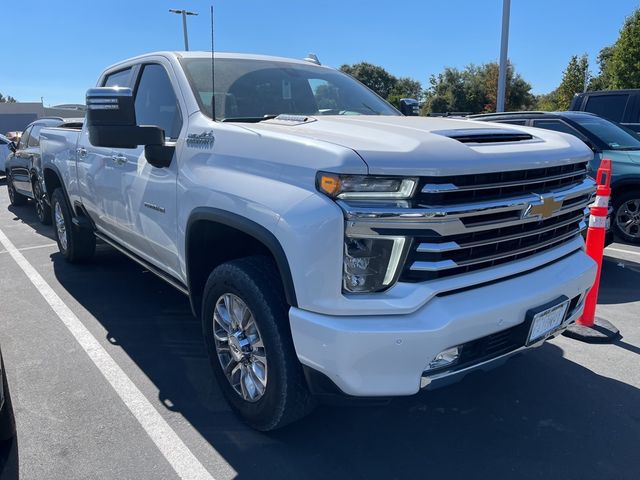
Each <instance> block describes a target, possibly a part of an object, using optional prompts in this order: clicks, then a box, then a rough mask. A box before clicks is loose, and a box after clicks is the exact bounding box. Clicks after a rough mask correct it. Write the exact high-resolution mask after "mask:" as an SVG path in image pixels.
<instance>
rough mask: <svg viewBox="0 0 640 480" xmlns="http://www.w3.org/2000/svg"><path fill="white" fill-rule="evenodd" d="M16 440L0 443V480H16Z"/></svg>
mask: <svg viewBox="0 0 640 480" xmlns="http://www.w3.org/2000/svg"><path fill="white" fill-rule="evenodd" d="M19 477H20V475H19V462H18V439H17V437H14V438H13V439H12V440H7V441H4V442H0V480H18V478H19Z"/></svg>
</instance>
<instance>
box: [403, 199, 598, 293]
mask: <svg viewBox="0 0 640 480" xmlns="http://www.w3.org/2000/svg"><path fill="white" fill-rule="evenodd" d="M585 228H586V225H585V223H584V211H581V210H578V211H570V212H567V213H564V214H562V215H558V216H557V217H553V218H550V219H548V220H543V221H541V222H533V223H525V224H520V225H514V226H511V227H505V228H496V229H490V230H484V231H479V232H475V233H470V234H466V235H456V236H454V237H453V238H447V239H446V240H445V241H437V242H434V241H433V239H432V238H425V239H423V238H420V237H418V238H416V239H415V241H416V243H415V244H414V249H413V252H412V253H411V254H410V256H409V262H408V270H407V271H406V273H405V276H404V278H405V279H406V280H426V279H434V278H441V277H444V276H450V275H456V274H460V273H466V272H470V271H473V270H479V269H481V268H486V267H491V266H494V265H500V264H502V263H506V262H510V261H513V260H518V259H521V258H525V257H527V256H529V255H533V254H535V253H538V252H542V251H544V250H547V249H550V248H553V247H554V246H556V245H559V244H561V243H563V242H565V241H567V240H569V239H571V238H573V237H575V236H576V234H577V233H579V232H581V231H582V230H583V229H585Z"/></svg>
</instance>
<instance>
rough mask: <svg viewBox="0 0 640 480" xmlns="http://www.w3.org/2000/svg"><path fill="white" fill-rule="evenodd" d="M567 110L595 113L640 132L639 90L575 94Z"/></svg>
mask: <svg viewBox="0 0 640 480" xmlns="http://www.w3.org/2000/svg"><path fill="white" fill-rule="evenodd" d="M569 110H573V111H580V112H591V113H595V114H596V115H600V116H601V117H604V118H608V119H609V120H612V121H614V122H618V123H619V124H621V125H624V126H625V127H627V128H630V129H631V130H634V131H635V132H640V88H636V89H629V90H601V91H597V92H585V93H577V94H576V95H575V97H573V100H572V101H571V106H570V107H569Z"/></svg>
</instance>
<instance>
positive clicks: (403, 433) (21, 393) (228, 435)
mask: <svg viewBox="0 0 640 480" xmlns="http://www.w3.org/2000/svg"><path fill="white" fill-rule="evenodd" d="M0 233H2V234H4V235H5V236H6V238H8V239H9V240H10V242H11V243H13V245H15V246H16V248H17V249H18V250H19V251H20V253H21V254H22V255H23V256H24V258H25V259H26V261H27V262H28V263H29V264H30V265H31V266H32V267H33V268H34V269H35V271H36V272H37V273H38V274H39V275H40V276H41V277H42V279H44V281H45V282H46V283H47V284H48V285H49V287H50V288H51V289H52V290H53V291H54V292H55V294H57V296H58V297H59V298H60V299H61V300H62V302H63V303H64V304H65V305H66V306H67V307H68V308H69V309H70V310H71V311H72V312H73V314H75V316H76V317H77V318H78V319H79V320H80V322H82V324H83V325H84V327H85V328H86V330H87V331H88V332H89V333H90V334H91V335H92V336H93V337H95V339H97V340H98V342H99V344H100V345H101V346H102V347H103V348H104V350H105V351H106V352H107V353H108V354H109V355H110V356H111V358H112V359H113V360H114V361H115V363H116V364H117V366H118V367H119V368H120V369H121V370H122V371H123V372H124V373H125V374H126V377H128V378H129V379H130V380H131V382H133V384H134V385H135V387H137V389H138V390H139V391H140V392H141V393H142V394H143V395H144V397H145V398H146V400H147V401H148V402H150V404H151V405H152V406H153V408H154V410H155V411H157V413H158V414H159V415H160V417H161V418H162V420H163V421H164V422H165V423H166V424H167V425H168V426H169V427H170V430H171V431H172V432H174V434H175V437H171V436H169V437H166V438H165V440H166V441H171V439H172V438H176V439H179V443H181V444H182V446H184V447H186V451H187V452H190V454H192V456H193V459H192V461H191V463H190V465H200V466H201V467H202V469H201V470H197V469H195V470H192V471H191V472H192V473H193V476H192V477H191V478H215V479H217V480H221V479H228V478H240V479H242V478H256V477H259V478H278V479H288V478H291V479H300V478H305V479H308V478H349V479H356V478H367V479H369V478H383V479H396V478H397V479H401V478H427V477H428V478H440V477H445V478H522V479H529V478H531V479H552V478H553V479H555V478H562V479H599V480H601V479H637V478H638V472H640V455H638V439H640V390H639V388H640V368H639V367H640V356H639V355H640V248H639V247H634V246H631V245H622V244H614V245H612V246H611V247H609V248H608V249H607V251H606V258H605V263H604V269H603V277H602V285H601V294H600V305H599V307H598V313H599V314H600V315H601V316H603V317H605V318H607V319H609V320H611V321H613V322H614V323H615V324H616V326H617V327H618V328H619V329H620V331H621V332H622V334H623V338H622V339H621V340H619V341H617V342H616V343H615V344H613V345H585V344H582V343H579V342H576V341H574V340H570V339H567V338H564V337H560V338H557V339H554V340H552V341H550V342H548V343H546V344H545V345H544V346H542V347H541V348H539V349H537V350H535V351H532V352H529V353H528V354H526V355H522V356H519V357H516V358H514V359H512V360H511V361H509V362H508V363H507V364H506V365H505V366H503V367H501V368H499V369H497V370H494V371H493V372H491V373H488V374H478V375H474V376H469V377H466V378H465V380H464V381H463V382H461V383H459V384H457V385H454V386H451V387H449V388H446V389H441V390H437V391H433V392H424V393H421V394H419V395H416V396H413V397H409V398H402V399H397V400H394V401H393V402H392V403H391V404H390V405H389V406H386V407H366V408H362V407H359V408H354V407H320V408H318V409H317V410H316V411H315V413H313V414H312V415H311V416H310V417H308V418H306V419H304V420H303V421H301V422H298V423H296V424H294V425H291V426H289V427H287V428H285V429H283V430H280V431H277V432H274V433H270V434H261V433H257V432H254V431H252V430H250V429H249V428H247V427H246V426H244V424H243V423H241V422H240V421H239V420H238V419H237V418H236V417H234V415H233V414H232V413H231V412H230V410H229V409H228V407H227V405H226V403H225V402H224V400H223V398H222V395H221V394H220V392H219V390H218V388H217V386H216V385H215V383H214V381H213V379H212V376H211V374H210V371H209V366H208V363H207V359H206V354H205V350H204V347H203V343H202V340H201V336H200V325H199V322H198V321H197V320H196V319H195V318H193V317H192V316H191V314H190V310H189V306H188V303H187V299H186V298H185V297H184V296H183V295H181V294H180V293H178V292H176V291H174V290H173V289H172V288H171V287H170V286H168V285H166V284H165V283H163V282H162V281H161V280H159V279H157V278H156V277H154V276H153V275H152V274H151V273H149V272H145V271H144V270H143V269H142V268H141V267H139V266H138V265H136V264H134V263H133V262H131V261H130V260H128V259H127V258H125V257H124V256H122V255H120V254H119V253H117V252H115V251H113V250H112V249H110V248H108V247H106V246H101V247H100V248H99V251H98V254H97V255H96V257H95V259H94V260H93V261H92V262H91V263H90V264H87V265H83V266H73V265H69V264H67V263H65V262H64V260H63V259H62V258H61V256H60V255H59V254H58V250H57V247H56V245H55V242H54V240H53V231H52V229H51V227H44V226H41V225H40V224H39V223H38V221H37V219H36V215H35V211H34V210H33V208H32V206H30V205H29V206H25V207H19V208H14V207H10V206H9V205H8V197H7V193H6V188H5V187H4V180H0ZM0 272H1V275H0V294H1V295H2V300H1V302H0V343H1V344H2V352H3V355H4V359H5V364H6V370H7V374H8V378H9V385H10V389H11V393H12V397H13V404H14V409H15V414H16V422H17V428H18V436H17V443H15V444H14V445H13V448H12V451H11V452H10V458H9V465H8V467H7V468H6V469H5V472H4V475H3V478H16V470H17V465H18V464H19V470H20V478H24V479H48V480H54V479H65V480H72V479H132V478H135V479H137V480H142V479H172V478H179V477H178V474H177V473H176V472H175V470H174V469H173V468H172V466H171V465H172V464H171V463H169V462H168V461H167V458H166V456H165V454H163V453H162V451H161V449H160V448H159V447H158V445H157V444H156V443H154V441H152V439H151V438H150V436H149V435H148V434H147V431H146V430H145V429H143V428H142V427H141V423H140V422H139V421H138V420H137V419H136V417H134V415H133V414H132V412H131V410H130V409H129V408H128V407H127V405H125V403H124V402H123V401H122V399H121V398H120V397H119V396H118V395H117V394H116V391H115V390H114V388H113V387H112V386H111V384H110V383H109V382H108V381H107V380H106V379H105V377H104V376H103V374H102V373H101V372H100V370H99V369H98V368H97V367H96V365H95V364H94V363H93V361H92V360H91V358H90V357H89V355H87V353H86V352H85V350H84V349H83V348H82V347H81V346H80V344H79V343H78V341H77V340H76V338H75V337H74V336H73V335H72V334H71V332H70V330H69V329H68V328H67V326H65V324H64V323H63V322H62V321H61V319H60V318H59V317H58V316H57V315H56V314H55V313H54V311H53V310H52V309H51V307H50V305H49V304H48V303H47V302H46V301H45V299H44V298H43V296H42V295H41V294H40V293H39V292H38V290H37V289H36V288H35V286H34V285H33V283H32V282H31V281H30V280H29V278H28V277H27V276H26V275H25V273H24V271H23V269H21V268H20V267H19V265H18V264H17V263H16V261H15V260H14V258H13V257H12V256H11V255H10V254H9V252H7V251H6V250H3V249H2V247H1V246H0ZM182 446H181V448H182ZM176 448H177V446H176ZM207 472H208V474H207Z"/></svg>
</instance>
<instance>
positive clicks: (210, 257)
mask: <svg viewBox="0 0 640 480" xmlns="http://www.w3.org/2000/svg"><path fill="white" fill-rule="evenodd" d="M272 248H273V247H272ZM272 248H270V247H269V246H267V245H266V244H265V243H264V242H263V241H261V240H260V239H258V238H256V236H254V235H252V234H250V233H247V232H245V231H243V230H240V229H238V228H235V227H234V226H231V225H226V224H224V223H220V222H216V221H211V220H197V221H194V222H190V223H189V227H188V232H187V244H186V252H185V253H186V263H187V277H188V285H189V293H190V298H191V308H192V310H193V313H194V314H195V315H196V316H199V313H200V309H201V304H202V293H203V290H204V286H205V284H206V282H207V279H208V278H209V275H210V274H211V272H212V271H213V270H214V269H215V268H216V267H217V266H218V265H221V264H223V263H225V262H228V261H230V260H235V259H238V258H243V257H249V256H256V255H263V256H267V257H271V258H272V259H274V261H275V262H276V264H277V265H278V269H279V271H280V277H281V279H282V280H283V286H284V288H285V294H286V297H287V302H288V303H289V305H295V293H294V292H293V291H292V290H293V287H292V282H291V274H290V272H289V267H288V264H287V265H282V261H283V260H282V258H277V256H279V255H278V254H279V253H280V252H276V255H274V253H273V252H272ZM280 250H281V249H280ZM284 261H285V262H286V259H285V260H284ZM287 286H290V288H287Z"/></svg>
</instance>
